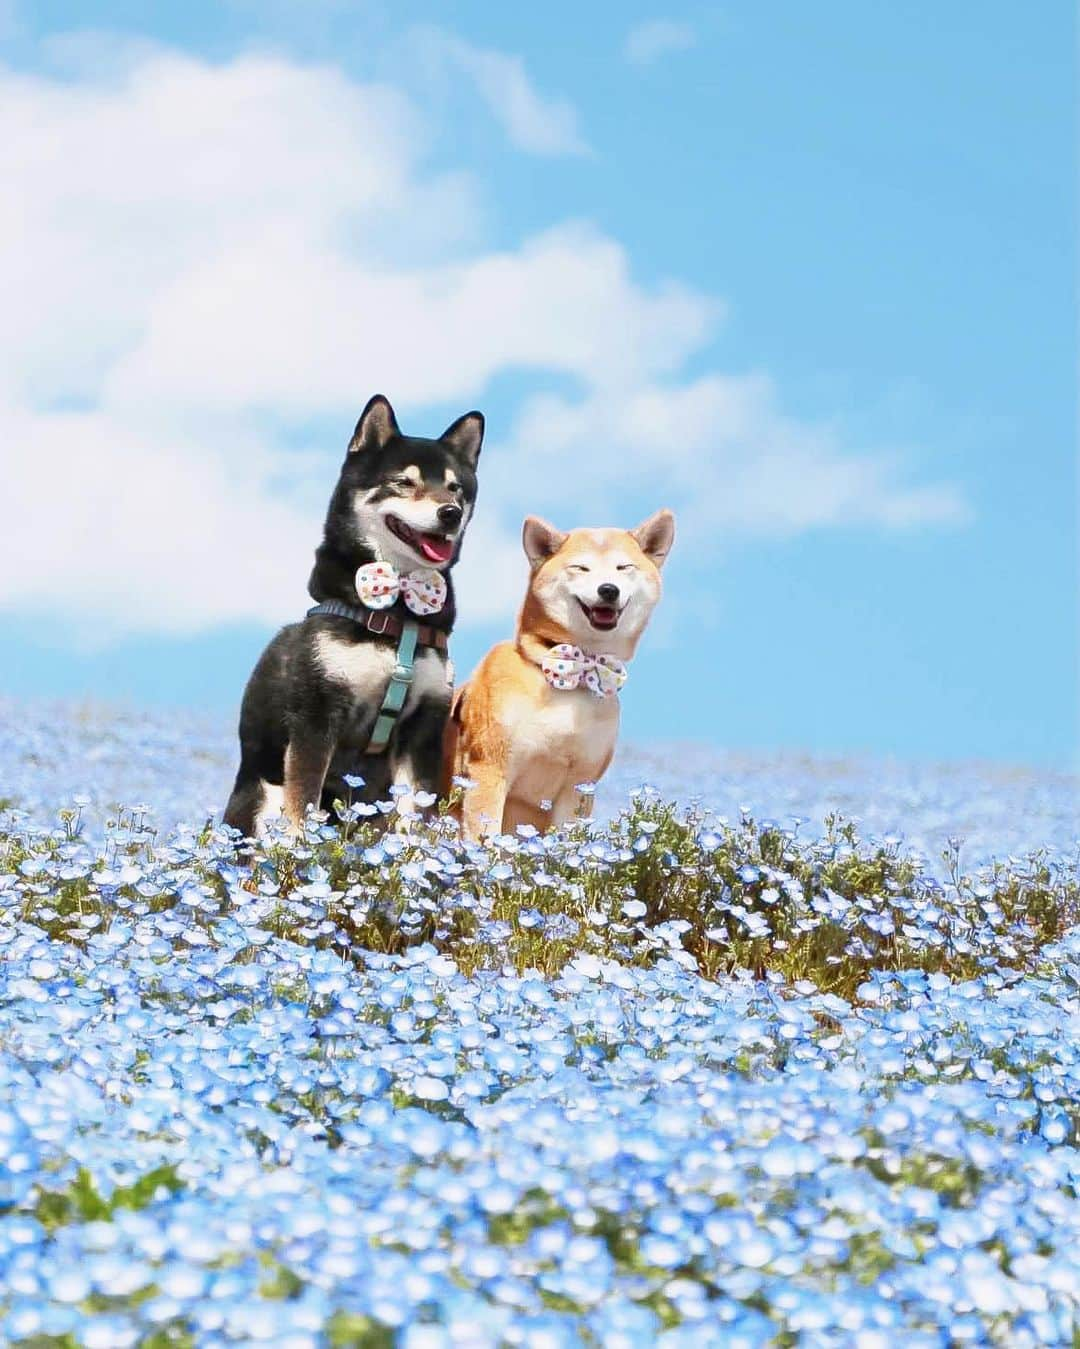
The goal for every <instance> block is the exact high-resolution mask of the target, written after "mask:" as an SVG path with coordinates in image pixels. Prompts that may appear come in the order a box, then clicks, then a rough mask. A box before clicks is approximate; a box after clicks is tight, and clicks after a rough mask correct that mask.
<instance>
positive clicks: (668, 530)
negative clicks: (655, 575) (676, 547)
mask: <svg viewBox="0 0 1080 1349" xmlns="http://www.w3.org/2000/svg"><path fill="white" fill-rule="evenodd" d="M630 535H631V537H632V538H633V539H634V540H635V541H636V543H637V546H638V547H639V548H640V549H641V551H642V552H643V553H644V554H645V556H646V557H647V558H651V559H652V561H653V562H655V564H656V565H657V566H658V567H662V566H663V565H664V559H665V558H666V557H667V555H668V553H670V552H671V545H672V544H673V543H674V542H675V517H674V515H672V513H671V512H670V511H669V510H668V509H667V508H666V507H665V508H664V509H663V510H660V511H657V512H656V514H655V515H650V516H649V518H648V519H647V520H646V521H645V522H644V523H643V524H640V525H638V527H637V529H632V530H631V531H630Z"/></svg>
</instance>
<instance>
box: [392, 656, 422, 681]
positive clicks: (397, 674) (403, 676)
mask: <svg viewBox="0 0 1080 1349" xmlns="http://www.w3.org/2000/svg"><path fill="white" fill-rule="evenodd" d="M415 668H416V667H415V666H412V665H402V664H401V662H400V661H399V662H398V663H397V665H395V666H394V669H393V673H392V674H391V675H390V678H391V679H392V680H394V681H395V683H398V684H411V683H412V681H413V670H414V669H415Z"/></svg>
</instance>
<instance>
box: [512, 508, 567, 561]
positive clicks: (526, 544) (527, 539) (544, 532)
mask: <svg viewBox="0 0 1080 1349" xmlns="http://www.w3.org/2000/svg"><path fill="white" fill-rule="evenodd" d="M565 542H566V535H565V534H563V533H561V532H560V531H559V530H557V529H556V528H555V526H554V525H549V524H548V522H547V521H546V520H541V519H540V517H539V516H538V515H527V516H526V517H525V523H524V525H523V526H522V528H521V546H522V547H523V548H524V549H525V556H526V557H527V558H528V559H529V566H530V567H532V568H533V570H534V571H535V569H536V568H537V567H539V566H540V565H541V564H542V563H544V562H546V561H547V560H548V558H549V557H553V556H554V555H555V554H556V553H557V552H558V551H559V549H560V548H561V547H562V546H563V544H564V543H565Z"/></svg>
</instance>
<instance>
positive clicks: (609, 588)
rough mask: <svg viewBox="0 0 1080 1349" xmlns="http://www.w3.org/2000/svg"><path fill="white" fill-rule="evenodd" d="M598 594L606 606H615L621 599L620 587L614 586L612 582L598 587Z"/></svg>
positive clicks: (606, 582)
mask: <svg viewBox="0 0 1080 1349" xmlns="http://www.w3.org/2000/svg"><path fill="white" fill-rule="evenodd" d="M596 593H597V594H598V595H599V596H600V598H601V599H602V600H603V601H604V603H605V604H614V603H615V602H616V601H617V600H618V598H619V587H618V586H616V585H612V584H611V582H610V581H605V582H604V584H603V585H602V586H597V587H596Z"/></svg>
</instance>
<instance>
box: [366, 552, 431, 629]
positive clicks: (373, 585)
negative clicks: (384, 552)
mask: <svg viewBox="0 0 1080 1349" xmlns="http://www.w3.org/2000/svg"><path fill="white" fill-rule="evenodd" d="M356 593H357V594H358V595H359V596H360V603H361V604H363V605H364V606H365V607H366V608H368V609H389V608H390V606H391V605H392V604H396V603H397V600H398V596H399V595H400V597H401V598H402V599H403V600H404V601H405V606H406V608H408V609H410V610H411V611H412V612H413V613H414V614H418V615H420V616H421V617H423V616H424V615H425V614H437V613H438V612H439V610H440V609H441V608H442V607H443V605H444V604H445V603H446V577H445V576H443V575H442V573H441V572H437V571H430V570H428V569H427V568H425V567H422V568H420V570H419V571H410V572H406V573H405V574H404V575H401V574H400V573H399V572H398V570H397V568H396V567H393V566H391V564H390V563H389V562H365V563H364V565H363V566H362V567H358V568H357V571H356Z"/></svg>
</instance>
